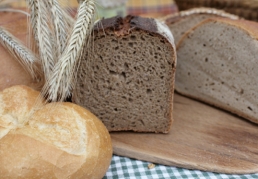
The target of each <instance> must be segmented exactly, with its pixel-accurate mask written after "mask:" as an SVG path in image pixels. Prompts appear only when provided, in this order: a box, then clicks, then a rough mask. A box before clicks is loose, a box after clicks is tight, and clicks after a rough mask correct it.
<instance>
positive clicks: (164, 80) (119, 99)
mask: <svg viewBox="0 0 258 179" xmlns="http://www.w3.org/2000/svg"><path fill="white" fill-rule="evenodd" d="M91 42H92V44H93V46H92V49H89V50H87V51H86V52H85V56H84V57H85V58H84V59H82V61H81V64H80V67H79V72H78V74H79V75H78V79H77V80H78V81H77V83H76V86H75V91H74V93H73V98H72V100H73V102H75V103H77V104H79V105H82V106H84V107H86V108H88V109H89V110H91V111H92V112H93V113H94V114H95V115H96V116H98V117H99V118H100V119H101V120H102V121H103V123H104V124H105V125H106V127H107V128H108V130H109V131H128V130H132V131H138V132H156V133H167V132H169V130H170V127H171V124H172V121H173V119H172V109H173V105H172V103H173V94H174V75H175V66H176V51H175V45H174V40H173V36H172V34H171V32H170V31H169V29H168V27H167V26H166V25H165V24H164V23H161V22H159V21H157V20H155V19H149V18H143V17H136V16H127V17H125V18H124V19H123V18H121V17H114V18H110V19H104V20H102V21H101V23H98V25H96V26H95V29H94V33H93V37H92V39H91Z"/></svg>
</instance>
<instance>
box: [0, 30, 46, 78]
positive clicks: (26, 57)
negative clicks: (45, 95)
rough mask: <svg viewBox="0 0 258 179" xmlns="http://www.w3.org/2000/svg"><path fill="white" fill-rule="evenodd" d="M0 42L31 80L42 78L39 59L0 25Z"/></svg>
mask: <svg viewBox="0 0 258 179" xmlns="http://www.w3.org/2000/svg"><path fill="white" fill-rule="evenodd" d="M0 43H1V44H2V46H3V47H5V48H6V49H7V50H8V51H9V52H10V53H11V54H12V55H13V56H14V57H15V58H16V59H17V60H18V62H19V63H20V64H21V65H22V66H23V68H24V69H25V70H26V71H27V72H28V73H29V74H30V76H31V77H32V78H33V80H35V81H40V80H42V77H43V74H42V71H41V69H40V61H39V60H38V59H37V58H36V57H35V56H34V54H33V53H32V52H31V51H30V50H29V49H28V48H27V47H25V46H24V45H22V43H21V42H20V41H19V40H18V39H16V38H15V37H14V36H13V35H11V34H10V33H9V32H8V31H6V30H5V29H4V28H2V27H0Z"/></svg>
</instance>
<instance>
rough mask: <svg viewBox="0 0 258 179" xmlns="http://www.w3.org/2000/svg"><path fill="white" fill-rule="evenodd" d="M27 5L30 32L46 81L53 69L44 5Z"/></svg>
mask: <svg viewBox="0 0 258 179" xmlns="http://www.w3.org/2000/svg"><path fill="white" fill-rule="evenodd" d="M27 3H28V5H29V9H30V14H31V17H30V21H31V25H32V31H33V33H34V37H35V40H36V43H37V46H38V48H39V55H40V60H41V63H42V66H43V71H44V75H45V79H46V80H48V79H49V78H50V74H51V73H52V70H53V67H54V56H53V54H54V53H53V47H52V40H51V39H52V34H51V31H50V29H49V22H48V17H47V8H46V4H45V2H44V1H41V0H27Z"/></svg>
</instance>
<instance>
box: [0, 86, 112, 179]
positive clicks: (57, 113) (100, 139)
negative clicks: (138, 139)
mask: <svg viewBox="0 0 258 179" xmlns="http://www.w3.org/2000/svg"><path fill="white" fill-rule="evenodd" d="M38 96H39V93H38V92H36V91H34V90H32V89H30V88H28V87H25V86H15V87H11V88H8V89H6V90H4V91H3V92H1V93H0V176H1V177H2V178H24V179H25V178H26V179H28V178H30V179H32V178H40V179H42V178H46V179H50V178H58V179H65V178H71V179H73V178H76V179H77V178H78V179H79V178H83V179H84V178H87V179H88V178H102V177H103V176H104V175H105V172H106V171H107V169H108V167H109V165H110V161H111V158H112V145H111V139H110V135H109V133H108V131H107V129H106V127H105V126H104V125H103V123H102V122H101V121H100V120H99V119H98V118H97V117H96V116H95V115H93V114H92V113H91V112H89V111H88V110H86V109H85V108H82V107H80V106H78V105H75V104H73V103H49V104H46V105H42V107H41V108H40V109H38V110H36V111H35V112H33V113H31V110H33V105H34V104H35V101H36V99H37V98H38Z"/></svg>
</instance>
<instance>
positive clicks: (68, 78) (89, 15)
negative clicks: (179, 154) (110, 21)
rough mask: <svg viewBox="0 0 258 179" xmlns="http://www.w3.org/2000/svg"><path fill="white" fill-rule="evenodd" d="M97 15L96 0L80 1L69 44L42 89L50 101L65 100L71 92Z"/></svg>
mask: <svg viewBox="0 0 258 179" xmlns="http://www.w3.org/2000/svg"><path fill="white" fill-rule="evenodd" d="M94 17H95V4H94V0H83V1H80V2H79V8H78V14H77V19H76V22H75V25H74V28H73V30H72V34H71V37H70V39H69V41H68V45H67V47H66V49H65V51H64V53H63V55H62V57H61V58H60V59H59V61H58V62H57V64H56V65H55V67H54V70H53V74H52V75H51V78H49V80H48V81H47V82H46V84H45V85H44V87H43V89H42V95H43V96H44V97H46V98H47V100H48V101H63V100H64V99H65V98H66V97H68V96H69V95H70V94H71V90H72V83H73V81H74V80H75V73H76V66H77V65H78V64H79V59H80V56H81V53H82V51H83V48H85V44H86V43H87V41H86V39H88V37H89V36H90V33H91V31H92V28H93V24H94Z"/></svg>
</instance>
